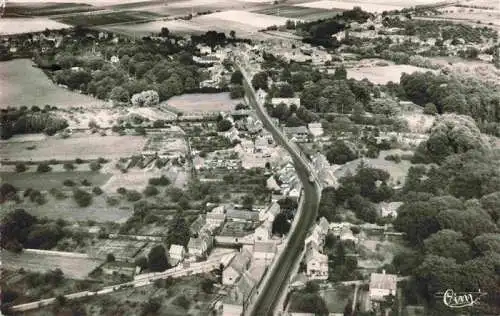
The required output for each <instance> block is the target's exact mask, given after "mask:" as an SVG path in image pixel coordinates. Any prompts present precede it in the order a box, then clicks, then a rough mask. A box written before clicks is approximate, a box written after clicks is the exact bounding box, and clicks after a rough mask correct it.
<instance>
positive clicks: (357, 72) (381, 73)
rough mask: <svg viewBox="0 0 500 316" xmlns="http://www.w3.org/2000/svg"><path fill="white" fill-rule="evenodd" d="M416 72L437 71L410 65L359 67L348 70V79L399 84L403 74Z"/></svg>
mask: <svg viewBox="0 0 500 316" xmlns="http://www.w3.org/2000/svg"><path fill="white" fill-rule="evenodd" d="M416 71H419V72H426V71H431V72H434V73H436V71H435V70H431V69H427V68H421V67H415V66H410V65H391V66H374V67H359V68H350V69H347V78H349V79H355V80H363V79H368V81H370V82H372V83H374V84H387V83H388V82H389V81H392V82H394V83H399V80H400V78H401V74H402V73H404V72H405V73H407V74H411V73H414V72H416Z"/></svg>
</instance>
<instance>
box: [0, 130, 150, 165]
mask: <svg viewBox="0 0 500 316" xmlns="http://www.w3.org/2000/svg"><path fill="white" fill-rule="evenodd" d="M145 143H146V138H144V137H142V136H114V135H112V136H106V137H103V136H95V135H85V134H79V135H73V136H72V137H70V138H66V139H62V138H56V137H50V138H47V139H46V140H45V141H42V142H22V143H19V142H14V143H11V142H8V143H1V144H0V157H2V159H3V160H10V161H47V160H51V159H56V160H61V161H68V160H75V159H76V158H80V159H97V158H99V157H103V158H108V159H116V158H121V157H129V156H132V155H134V154H138V153H141V151H142V148H143V147H144V144H145Z"/></svg>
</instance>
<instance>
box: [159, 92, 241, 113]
mask: <svg viewBox="0 0 500 316" xmlns="http://www.w3.org/2000/svg"><path fill="white" fill-rule="evenodd" d="M238 103H239V100H232V99H231V98H230V97H229V93H226V92H224V93H191V94H183V95H180V96H175V97H173V98H170V99H169V100H168V101H167V104H168V105H169V106H172V107H174V108H176V109H179V110H180V111H182V112H185V113H186V112H187V113H189V112H202V113H204V112H221V111H226V112H229V111H233V110H234V109H235V107H236V104H238Z"/></svg>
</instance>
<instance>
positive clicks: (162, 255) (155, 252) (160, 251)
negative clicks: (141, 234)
mask: <svg viewBox="0 0 500 316" xmlns="http://www.w3.org/2000/svg"><path fill="white" fill-rule="evenodd" d="M148 263H149V270H151V271H152V272H163V271H165V270H166V269H168V268H170V265H169V263H168V259H167V251H166V250H165V247H163V246H162V245H156V246H154V247H153V248H151V250H150V251H149V254H148Z"/></svg>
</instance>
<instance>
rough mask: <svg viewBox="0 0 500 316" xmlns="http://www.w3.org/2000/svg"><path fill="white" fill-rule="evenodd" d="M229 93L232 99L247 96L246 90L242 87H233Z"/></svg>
mask: <svg viewBox="0 0 500 316" xmlns="http://www.w3.org/2000/svg"><path fill="white" fill-rule="evenodd" d="M229 92H230V93H229V96H230V97H231V99H241V98H243V97H244V96H245V89H243V86H242V85H233V86H232V87H231V88H230V91H229Z"/></svg>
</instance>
